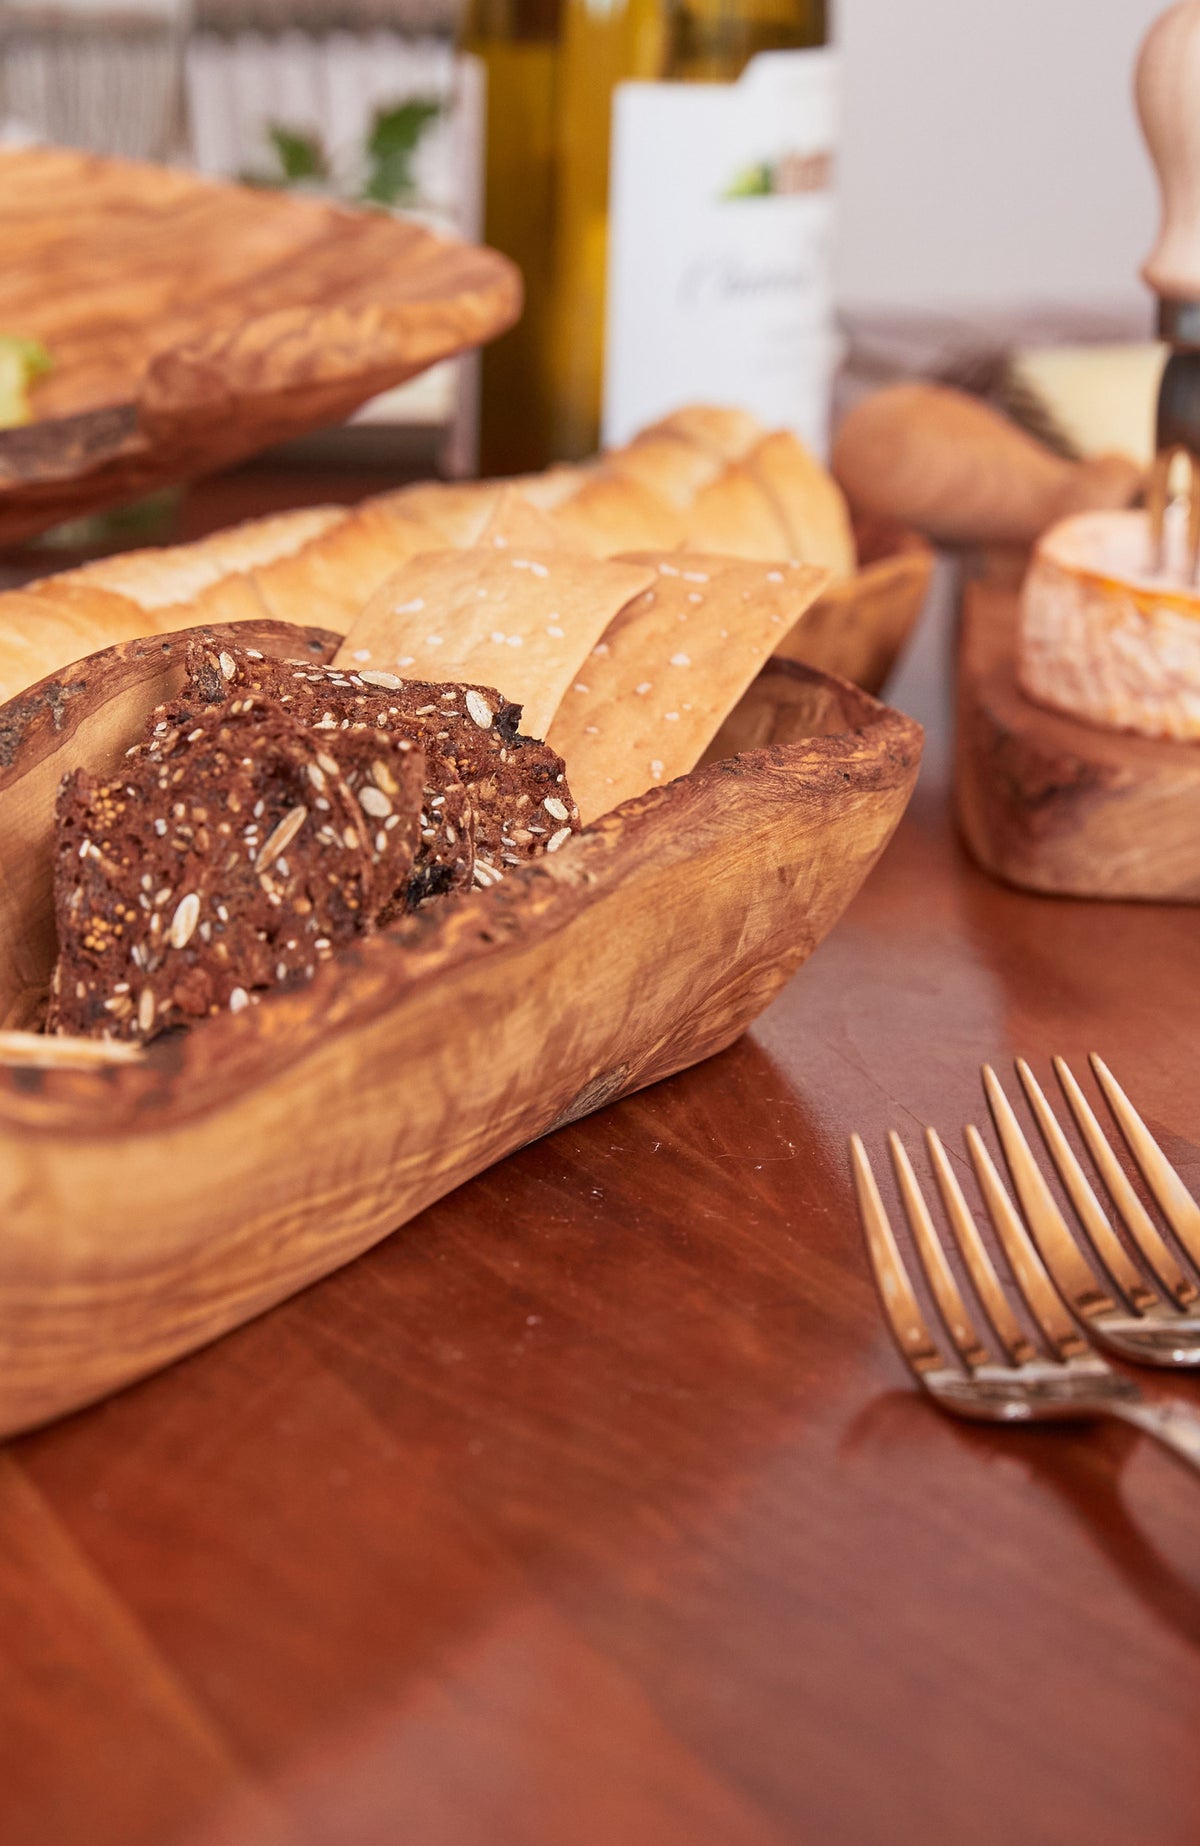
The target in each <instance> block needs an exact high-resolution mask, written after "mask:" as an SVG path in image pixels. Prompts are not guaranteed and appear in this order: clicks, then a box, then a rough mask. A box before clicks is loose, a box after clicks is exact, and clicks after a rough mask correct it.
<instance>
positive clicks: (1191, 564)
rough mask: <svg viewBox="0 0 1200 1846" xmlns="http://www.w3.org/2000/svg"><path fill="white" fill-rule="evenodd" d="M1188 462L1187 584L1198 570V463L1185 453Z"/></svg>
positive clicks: (1199, 483)
mask: <svg viewBox="0 0 1200 1846" xmlns="http://www.w3.org/2000/svg"><path fill="white" fill-rule="evenodd" d="M1187 460H1188V477H1187V479H1188V555H1187V573H1188V574H1187V579H1186V581H1187V582H1188V583H1195V581H1196V572H1197V569H1198V568H1200V461H1198V460H1197V457H1196V456H1195V455H1194V454H1192V452H1191V451H1190V450H1188V451H1187Z"/></svg>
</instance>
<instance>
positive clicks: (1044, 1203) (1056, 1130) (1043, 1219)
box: [983, 1055, 1200, 1366]
mask: <svg viewBox="0 0 1200 1846" xmlns="http://www.w3.org/2000/svg"><path fill="white" fill-rule="evenodd" d="M1091 1065H1092V1069H1093V1070H1094V1071H1095V1073H1096V1079H1097V1081H1098V1083H1099V1084H1100V1087H1101V1089H1102V1090H1103V1092H1104V1095H1105V1098H1106V1100H1107V1102H1108V1105H1109V1107H1110V1109H1111V1110H1112V1113H1113V1115H1114V1116H1115V1117H1116V1120H1117V1123H1118V1125H1119V1126H1120V1129H1121V1132H1122V1134H1123V1136H1124V1138H1125V1141H1126V1143H1127V1145H1128V1147H1129V1150H1130V1152H1131V1154H1132V1155H1133V1157H1134V1160H1135V1161H1136V1163H1137V1166H1138V1168H1139V1170H1140V1172H1141V1174H1142V1176H1143V1178H1144V1179H1145V1181H1146V1184H1147V1185H1148V1186H1149V1188H1150V1191H1151V1193H1152V1194H1153V1196H1154V1198H1155V1199H1156V1200H1157V1201H1158V1204H1159V1206H1160V1208H1161V1210H1162V1213H1163V1217H1164V1218H1165V1219H1166V1221H1167V1223H1168V1224H1169V1225H1170V1227H1171V1229H1172V1231H1173V1232H1174V1234H1175V1236H1176V1238H1177V1240H1178V1242H1179V1246H1180V1248H1181V1249H1182V1250H1183V1252H1184V1253H1185V1255H1186V1256H1187V1257H1188V1258H1189V1260H1190V1261H1191V1262H1192V1263H1200V1206H1197V1204H1196V1201H1195V1199H1193V1198H1192V1196H1191V1194H1190V1193H1189V1192H1188V1190H1187V1188H1186V1187H1185V1186H1184V1184H1183V1181H1182V1180H1181V1179H1180V1177H1179V1175H1178V1173H1176V1171H1175V1169H1174V1167H1173V1166H1172V1165H1171V1164H1170V1162H1169V1161H1168V1160H1167V1158H1166V1155H1165V1154H1164V1153H1163V1151H1162V1149H1161V1148H1160V1147H1159V1146H1158V1144H1157V1142H1156V1141H1155V1139H1154V1137H1153V1135H1152V1134H1151V1133H1150V1130H1149V1129H1148V1128H1147V1127H1146V1124H1145V1123H1144V1122H1143V1121H1142V1119H1141V1117H1140V1116H1139V1115H1138V1113H1137V1111H1136V1109H1135V1108H1134V1107H1133V1105H1132V1103H1131V1102H1130V1101H1129V1098H1128V1097H1127V1096H1126V1094H1125V1092H1124V1090H1123V1089H1122V1088H1121V1086H1120V1084H1119V1083H1118V1082H1117V1080H1116V1078H1115V1077H1114V1076H1113V1074H1112V1072H1111V1071H1110V1070H1109V1068H1108V1066H1107V1065H1106V1064H1105V1063H1104V1061H1103V1059H1102V1058H1098V1057H1096V1056H1094V1055H1093V1057H1092V1059H1091ZM1016 1067H1017V1075H1018V1076H1019V1077H1020V1079H1021V1085H1022V1088H1023V1089H1024V1091H1025V1094H1026V1096H1027V1097H1028V1099H1029V1106H1030V1108H1031V1109H1032V1111H1033V1115H1034V1119H1035V1120H1036V1122H1037V1124H1038V1128H1039V1129H1040V1131H1041V1135H1042V1139H1043V1140H1044V1141H1045V1143H1046V1148H1047V1150H1048V1152H1049V1154H1050V1158H1051V1160H1052V1161H1053V1162H1054V1165H1055V1167H1056V1168H1057V1170H1058V1174H1059V1178H1060V1179H1061V1180H1062V1183H1063V1187H1064V1190H1065V1191H1066V1194H1067V1197H1068V1198H1069V1199H1070V1201H1071V1205H1072V1208H1073V1210H1074V1212H1075V1215H1076V1217H1077V1218H1078V1220H1079V1224H1080V1227H1081V1231H1082V1238H1080V1237H1078V1236H1076V1234H1075V1233H1074V1232H1073V1231H1072V1230H1071V1228H1070V1226H1069V1225H1068V1223H1067V1221H1066V1219H1065V1218H1064V1217H1063V1214H1062V1213H1061V1211H1060V1210H1059V1208H1058V1206H1057V1204H1056V1203H1055V1200H1054V1195H1053V1194H1052V1193H1051V1191H1050V1188H1049V1186H1048V1185H1047V1184H1046V1181H1045V1179H1044V1178H1043V1176H1042V1174H1041V1172H1040V1171H1039V1169H1038V1165H1037V1162H1036V1161H1035V1159H1034V1157H1033V1154H1032V1152H1031V1150H1030V1147H1029V1143H1028V1141H1027V1140H1026V1139H1025V1136H1024V1134H1023V1133H1022V1130H1021V1127H1020V1124H1019V1123H1018V1121H1017V1118H1016V1116H1015V1114H1014V1113H1013V1110H1012V1107H1011V1105H1010V1104H1009V1101H1008V1098H1007V1096H1006V1095H1005V1093H1004V1090H1003V1088H1002V1086H1001V1084H1000V1080H999V1078H998V1077H997V1076H996V1073H995V1071H994V1070H993V1069H992V1068H991V1066H990V1065H989V1064H985V1065H984V1067H983V1086H984V1089H985V1091H986V1093H987V1099H988V1105H989V1107H990V1109H991V1112H992V1119H993V1120H994V1122H995V1124H996V1132H997V1133H998V1134H999V1136H1000V1144H1001V1146H1002V1147H1003V1149H1004V1156H1005V1159H1006V1160H1007V1162H1008V1168H1009V1172H1010V1173H1011V1174H1012V1179H1013V1184H1014V1185H1015V1187H1016V1192H1017V1197H1018V1199H1019V1200H1020V1203H1021V1208H1022V1211H1023V1213H1024V1216H1025V1219H1026V1222H1027V1223H1028V1225H1029V1228H1030V1230H1031V1231H1032V1233H1033V1237H1034V1241H1035V1242H1036V1244H1037V1247H1038V1249H1039V1251H1040V1252H1041V1255H1042V1259H1043V1261H1044V1262H1045V1265H1046V1267H1047V1269H1048V1270H1049V1271H1050V1274H1051V1276H1052V1277H1053V1278H1054V1281H1055V1283H1056V1284H1057V1287H1058V1290H1059V1293H1060V1294H1061V1295H1062V1297H1063V1300H1064V1301H1065V1302H1066V1304H1067V1306H1068V1307H1069V1308H1070V1309H1071V1310H1072V1312H1073V1313H1074V1314H1075V1315H1076V1317H1077V1318H1078V1319H1079V1320H1080V1321H1081V1322H1082V1324H1083V1326H1084V1328H1085V1330H1086V1332H1087V1333H1088V1334H1089V1335H1090V1336H1091V1337H1092V1338H1093V1339H1094V1340H1095V1341H1096V1343H1097V1344H1098V1345H1101V1346H1104V1347H1106V1348H1107V1349H1108V1350H1109V1351H1111V1352H1114V1353H1116V1354H1117V1355H1118V1356H1119V1357H1120V1358H1122V1359H1131V1360H1132V1361H1133V1362H1134V1363H1135V1364H1138V1365H1163V1366H1189V1365H1200V1288H1197V1286H1196V1283H1195V1281H1194V1279H1193V1278H1192V1277H1191V1276H1190V1275H1189V1274H1188V1273H1187V1271H1186V1270H1185V1269H1184V1267H1183V1265H1182V1264H1181V1263H1180V1262H1179V1260H1178V1258H1177V1257H1176V1255H1175V1253H1174V1251H1173V1250H1172V1249H1171V1248H1170V1246H1169V1244H1168V1243H1167V1242H1166V1240H1165V1238H1164V1237H1163V1236H1162V1233H1161V1232H1160V1231H1159V1229H1158V1226H1157V1225H1156V1224H1155V1223H1154V1220H1153V1219H1152V1218H1151V1217H1150V1215H1149V1213H1148V1212H1147V1211H1146V1209H1145V1207H1144V1205H1143V1204H1142V1202H1141V1200H1140V1199H1139V1198H1138V1195H1137V1193H1136V1192H1135V1191H1134V1189H1133V1187H1132V1186H1131V1185H1130V1183H1129V1180H1128V1179H1127V1178H1126V1175H1125V1172H1124V1170H1123V1168H1122V1167H1121V1164H1120V1162H1119V1161H1118V1159H1117V1157H1116V1155H1115V1153H1114V1152H1113V1150H1112V1147H1111V1146H1110V1145H1109V1142H1108V1141H1107V1139H1106V1138H1105V1135H1104V1131H1103V1129H1102V1128H1101V1126H1100V1124H1099V1122H1098V1121H1097V1120H1096V1117H1095V1115H1094V1113H1093V1112H1092V1109H1091V1106H1090V1104H1089V1103H1088V1101H1087V1098H1086V1097H1085V1096H1084V1094H1083V1091H1082V1090H1081V1089H1080V1087H1079V1085H1078V1083H1077V1082H1076V1081H1075V1078H1074V1076H1073V1075H1072V1073H1071V1069H1070V1066H1069V1065H1068V1064H1067V1062H1066V1060H1065V1059H1063V1058H1055V1060H1054V1069H1055V1073H1056V1074H1057V1077H1058V1080H1059V1083H1060V1084H1061V1085H1062V1090H1063V1094H1064V1096H1065V1097H1066V1099H1067V1102H1068V1104H1069V1105H1070V1109H1071V1113H1072V1115H1073V1116H1074V1117H1075V1121H1076V1123H1077V1124H1078V1127H1079V1132H1080V1135H1081V1136H1082V1138H1083V1140H1084V1142H1085V1143H1086V1145H1087V1148H1088V1151H1089V1152H1090V1154H1091V1156H1092V1159H1093V1160H1094V1162H1095V1164H1096V1169H1097V1171H1098V1173H1099V1174H1100V1177H1101V1179H1102V1180H1103V1181H1104V1186H1105V1190H1106V1191H1107V1192H1108V1195H1109V1197H1110V1199H1111V1200H1112V1202H1113V1205H1114V1206H1115V1208H1116V1211H1117V1213H1118V1215H1119V1217H1120V1218H1121V1220H1122V1222H1123V1223H1124V1225H1125V1228H1126V1230H1127V1231H1128V1232H1129V1236H1130V1240H1131V1242H1132V1243H1133V1245H1134V1247H1135V1249H1136V1250H1137V1252H1138V1256H1139V1257H1140V1259H1141V1261H1140V1263H1139V1262H1137V1261H1135V1260H1134V1258H1133V1257H1132V1256H1131V1255H1130V1254H1129V1252H1128V1251H1127V1250H1126V1248H1125V1245H1124V1244H1123V1243H1122V1242H1121V1240H1120V1238H1119V1237H1118V1236H1117V1234H1116V1232H1115V1231H1114V1229H1113V1227H1112V1223H1111V1222H1110V1220H1109V1218H1108V1215H1107V1214H1106V1212H1105V1210H1104V1208H1103V1206H1102V1205H1101V1203H1100V1201H1099V1199H1098V1198H1097V1196H1096V1194H1095V1192H1094V1191H1093V1189H1092V1186H1091V1183H1090V1182H1089V1180H1088V1178H1087V1175H1086V1174H1085V1173H1084V1171H1083V1168H1082V1167H1081V1165H1080V1164H1079V1161H1078V1159H1077V1158H1076V1156H1075V1152H1074V1150H1073V1149H1072V1147H1071V1144H1070V1142H1069V1141H1068V1140H1067V1138H1066V1136H1065V1135H1064V1133H1063V1131H1062V1129H1061V1127H1060V1126H1059V1123H1058V1120H1057V1118H1056V1117H1055V1114H1054V1111H1053V1109H1052V1108H1051V1107H1050V1104H1049V1102H1048V1100H1047V1098H1046V1096H1045V1093H1044V1092H1043V1090H1042V1088H1041V1085H1040V1084H1039V1083H1038V1080H1037V1078H1036V1077H1035V1076H1034V1074H1033V1072H1032V1071H1031V1070H1030V1068H1029V1066H1028V1064H1027V1063H1026V1062H1025V1060H1024V1058H1018V1059H1017V1066H1016ZM1081 1242H1082V1244H1083V1246H1084V1247H1083V1249H1081V1248H1080V1243H1081ZM1085 1251H1087V1252H1089V1253H1090V1254H1091V1256H1092V1257H1093V1258H1094V1259H1095V1261H1096V1263H1097V1265H1098V1269H1096V1268H1093V1266H1092V1264H1091V1263H1090V1262H1089V1261H1088V1259H1087V1255H1086V1254H1085Z"/></svg>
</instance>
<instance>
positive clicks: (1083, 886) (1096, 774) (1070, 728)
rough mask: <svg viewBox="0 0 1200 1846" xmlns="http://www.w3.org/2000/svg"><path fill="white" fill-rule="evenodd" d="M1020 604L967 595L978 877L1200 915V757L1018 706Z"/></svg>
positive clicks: (961, 739) (961, 679) (964, 720)
mask: <svg viewBox="0 0 1200 1846" xmlns="http://www.w3.org/2000/svg"><path fill="white" fill-rule="evenodd" d="M1017 619H1018V602H1017V594H1016V592H1015V591H1014V590H1012V589H1009V588H1007V587H999V586H996V585H991V584H986V583H979V584H970V585H968V588H967V591H966V595H965V598H964V603H963V625H962V637H961V643H960V651H959V665H958V740H957V752H956V764H955V795H956V800H957V805H958V816H959V824H960V826H961V828H962V831H963V834H964V836H965V838H966V841H967V844H968V846H969V847H970V849H971V852H972V853H973V855H974V857H975V858H976V859H977V860H978V861H979V863H980V865H982V866H983V868H984V869H985V871H989V872H992V873H994V874H995V875H996V876H997V877H999V878H1003V879H1006V880H1007V882H1008V883H1009V884H1014V885H1020V886H1022V887H1023V888H1024V889H1026V890H1030V891H1044V892H1049V893H1052V894H1056V895H1059V896H1064V897H1097V898H1109V899H1117V898H1142V899H1150V900H1153V901H1156V902H1164V901H1165V902H1175V903H1191V904H1196V903H1200V746H1197V745H1196V744H1188V743H1172V742H1170V741H1168V740H1161V741H1160V740H1159V739H1156V738H1153V737H1135V736H1132V735H1127V734H1125V733H1124V732H1121V731H1105V730H1101V729H1099V728H1098V727H1097V726H1095V725H1091V724H1085V723H1084V722H1083V721H1082V720H1080V719H1078V718H1072V717H1069V716H1067V715H1066V714H1065V713H1062V712H1053V711H1047V710H1045V708H1044V707H1042V706H1041V705H1035V704H1034V702H1033V701H1032V700H1031V699H1028V698H1026V696H1025V694H1024V693H1023V692H1022V690H1021V688H1020V686H1019V685H1018V683H1017V674H1016V628H1017Z"/></svg>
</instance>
